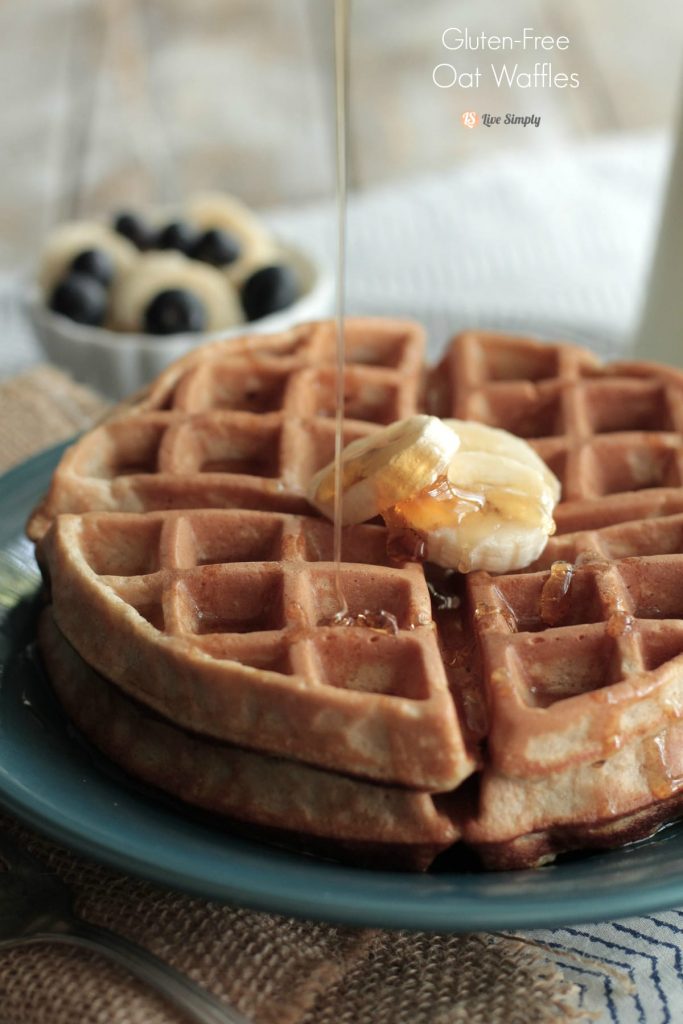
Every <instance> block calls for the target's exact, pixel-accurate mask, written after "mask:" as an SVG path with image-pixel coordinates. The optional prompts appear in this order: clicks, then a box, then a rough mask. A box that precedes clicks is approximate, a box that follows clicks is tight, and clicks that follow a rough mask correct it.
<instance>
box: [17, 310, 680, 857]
mask: <svg viewBox="0 0 683 1024" xmlns="http://www.w3.org/2000/svg"><path fill="white" fill-rule="evenodd" d="M346 348H347V352H346V358H347V362H346V367H345V370H344V374H345V378H344V392H345V424H344V440H345V442H348V441H350V440H353V439H354V438H357V437H361V436H365V435H367V434H368V433H370V432H371V431H372V430H373V429H375V428H376V427H377V426H378V425H383V424H387V423H391V422H393V421H394V420H398V419H402V418H404V417H406V416H410V415H412V414H413V413H415V412H422V411H428V412H431V413H434V414H435V415H439V416H453V417H457V418H461V419H473V420H477V421H480V422H484V423H488V424H491V425H493V426H498V427H503V428H505V429H507V430H510V431H511V432H512V433H515V434H518V435H520V436H522V437H525V438H527V439H528V440H529V441H530V443H531V444H532V445H533V446H534V448H536V450H537V451H538V453H539V454H540V455H541V457H542V458H543V459H545V461H546V462H547V463H548V465H549V466H550V468H551V469H552V470H553V471H554V472H555V473H556V474H557V476H558V477H559V478H560V480H561V482H562V488H563V492H562V501H561V504H560V505H559V506H558V509H557V512H556V520H557V525H558V531H557V535H556V536H555V537H554V538H552V539H551V540H550V542H549V544H548V547H547V549H546V551H545V552H544V554H543V555H542V557H541V558H540V559H539V560H538V562H537V563H536V564H534V565H533V566H530V567H529V569H527V570H524V571H522V572H518V573H514V574H511V575H504V576H496V577H494V576H492V575H490V574H488V573H484V572H476V573H472V574H470V575H469V576H468V577H460V576H458V575H457V574H455V573H444V572H443V571H436V570H433V569H432V568H431V567H429V566H423V565H422V564H420V563H415V562H403V563H397V562H395V561H392V559H391V558H390V556H389V555H388V554H387V545H386V540H387V538H386V531H385V529H384V528H383V527H382V526H380V525H363V526H357V527H350V528H347V529H346V530H345V531H344V537H343V563H342V565H341V567H340V577H341V588H342V591H343V593H344V596H345V598H346V601H347V603H348V607H349V612H350V613H351V616H352V617H356V618H358V617H360V621H364V622H365V623H366V625H357V626H348V625H342V624H336V625H335V624H334V615H335V612H336V611H337V610H338V601H337V591H336V579H335V565H334V563H333V560H332V549H333V539H332V525H331V524H330V523H328V522H326V521H325V520H323V519H321V518H320V517H319V516H317V514H316V513H315V512H314V510H313V509H312V508H311V506H309V504H308V503H307V501H306V490H307V485H308V482H309V480H310V478H311V476H312V475H313V474H314V473H315V472H316V471H317V470H318V469H320V468H321V467H322V466H324V465H326V464H327V463H328V462H330V460H331V459H332V457H333V453H334V412H335V379H336V378H335V373H336V370H335V362H336V335H335V330H334V326H333V325H332V324H330V323H321V324H313V325H305V326H302V327H299V328H296V329H294V330H293V331H290V332H288V333H286V334H282V335H277V336H272V337H247V338H244V339H241V340H240V341H238V342H235V341H231V342H225V343H223V342H220V343H217V344H214V345H210V346H206V347H204V348H200V349H197V350H195V351H194V352H193V353H192V354H190V355H189V356H187V357H185V358H184V359H182V360H180V361H179V362H178V363H176V364H174V365H173V366H172V367H170V368H169V369H168V370H167V371H166V372H165V373H164V374H162V375H161V376H160V377H159V378H158V379H157V381H156V382H155V383H154V384H153V385H151V387H150V388H149V389H148V390H147V391H146V392H145V393H144V394H142V395H141V396H138V397H136V398H135V399H134V400H132V401H131V402H130V403H129V404H128V405H127V406H125V407H120V408H119V409H117V410H116V411H115V413H114V414H113V415H112V416H111V417H110V418H109V419H108V420H107V421H105V422H104V423H102V424H101V425H99V426H98V427H96V428H95V429H94V430H92V431H91V432H90V433H89V434H87V435H85V436H84V437H83V438H82V439H81V440H80V441H78V442H77V443H76V444H75V445H74V446H73V447H72V448H71V449H70V450H69V451H68V452H67V453H66V454H65V455H64V457H63V458H62V461H61V462H60V464H59V466H58V468H57V470H56V472H55V475H54V478H53V482H52V486H51V488H50V491H49V493H48V495H47V496H46V498H45V500H44V501H43V502H42V504H41V505H40V506H39V508H38V509H36V511H35V512H34V514H33V516H32V518H31V520H30V523H29V534H30V536H31V537H32V538H33V539H34V540H35V541H36V542H37V551H38V558H39V561H40V563H41V566H42V568H43V571H44V575H45V579H46V582H47V589H48V593H49V600H50V603H49V605H48V606H47V608H46V610H45V612H44V614H43V617H42V621H41V626H40V643H41V649H42V652H43V656H44V659H45V663H46V666H47V669H48V672H49V675H50V677H51V679H52V682H53V684H54V686H55V689H56V691H57V693H58V695H59V697H60V699H61V701H62V703H63V704H64V706H65V708H66V710H67V712H68V714H69V715H70V716H71V717H72V718H73V720H74V721H75V723H76V724H77V726H78V727H79V729H80V730H81V731H82V732H83V733H84V734H85V736H86V737H87V738H88V739H89V740H90V741H91V742H93V743H94V744H95V745H96V746H97V747H99V748H100V749H101V750H102V751H104V753H105V754H106V755H107V756H109V757H110V758H112V759H113V760H114V761H116V762H118V763H119V764H120V765H121V766H122V767H123V768H124V769H125V770H127V771H128V772H129V773H130V774H131V775H133V776H135V777H137V778H139V779H142V780H143V781H144V782H146V783H149V784H152V785H154V786H156V787H158V788H160V789H162V790H165V791H166V792H167V793H170V794H172V795H174V796H176V797H178V798H180V799H181V800H183V801H185V802H186V803H189V804H192V805H194V806H196V807H200V808H202V809H204V810H206V811H209V812H211V813H213V814H216V815H220V816H222V817H225V818H227V819H230V821H231V823H232V824H233V827H234V826H237V827H241V828H244V829H247V830H252V831H253V830H256V833H257V834H258V835H261V836H265V837H266V838H270V839H273V840H275V841H282V842H286V843H295V844H296V845H298V846H300V847H303V848H305V849H308V850H310V851H313V852H319V853H322V854H324V855H332V856H335V857H339V858H345V859H352V860H354V861H357V862H364V863H372V864H376V865H379V866H387V867H405V868H409V869H424V868H426V867H428V866H429V865H430V864H431V863H432V861H433V860H434V858H435V857H437V855H439V854H440V853H441V852H442V851H445V850H447V849H449V848H450V847H453V846H455V844H457V843H461V842H464V843H465V844H468V845H469V846H470V847H472V848H473V849H474V850H475V851H476V852H477V854H478V856H479V858H480V860H481V862H482V863H483V864H485V865H486V866H489V867H521V866H530V865H536V864H540V863H543V862H544V861H547V860H549V859H552V858H553V857H554V856H555V855H556V854H557V853H558V852H560V851H564V850H568V849H575V848H583V847H600V846H612V845H616V844H619V843H623V842H627V841H630V840H633V839H635V838H639V837H641V836H644V835H646V834H649V833H650V832H652V831H653V830H654V829H655V828H657V827H658V826H659V825H660V824H662V823H664V822H666V821H669V820H671V819H672V818H674V817H675V816H676V815H677V814H678V813H679V802H681V803H683V725H682V724H679V716H680V714H681V706H682V701H683V487H682V486H681V485H682V481H683V452H682V444H683V374H679V373H677V372H676V371H673V370H667V369H665V368H663V367H659V366H654V365H647V364H614V365H610V366H602V365H600V364H599V363H598V361H597V360H596V359H595V358H594V357H593V356H592V355H590V354H589V353H588V352H586V351H583V350H581V349H579V348H577V347H575V346H571V345H566V344H544V343H540V342H536V341H532V340H529V339H523V338H508V337H504V336H501V335H491V334H466V335H461V336H460V337H459V338H457V339H456V340H455V341H454V342H452V344H451V345H450V347H449V349H448V351H447V353H446V355H445V356H444V358H443V360H442V361H441V363H440V364H439V365H438V366H437V367H435V368H433V369H431V370H429V369H427V368H425V366H424V337H423V334H422V331H421V330H420V328H419V327H417V326H416V325H414V324H410V323H406V322H397V321H390V320H356V321H349V322H348V324H347V331H346ZM380 611H381V612H385V613H389V615H388V616H384V617H382V616H379V615H378V613H379V612H380ZM394 620H395V623H396V628H395V629H393V628H392V629H391V630H389V629H384V628H379V626H380V625H381V624H382V623H383V622H393V621H394ZM330 623H333V624H330ZM374 627H377V628H374Z"/></svg>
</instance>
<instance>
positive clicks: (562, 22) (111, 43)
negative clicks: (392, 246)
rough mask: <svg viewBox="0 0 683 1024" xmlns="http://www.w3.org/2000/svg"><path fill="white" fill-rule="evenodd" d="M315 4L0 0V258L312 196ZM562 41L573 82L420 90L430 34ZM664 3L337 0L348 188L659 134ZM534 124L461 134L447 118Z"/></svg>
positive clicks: (319, 116)
mask: <svg viewBox="0 0 683 1024" xmlns="http://www.w3.org/2000/svg"><path fill="white" fill-rule="evenodd" d="M330 11H331V3H330V2H329V0H193V2H192V3H189V2H187V0H6V2H5V3H3V4H2V5H1V6H0V89H1V90H2V96H3V104H2V110H1V111H0V139H1V140H2V146H1V147H0V175H1V180H2V188H1V195H0V265H1V266H4V267H12V266H16V265H17V264H19V265H21V264H22V263H23V262H25V261H28V260H30V259H31V258H32V256H33V254H34V253H35V251H36V249H37V247H38V246H39V243H40V239H41V237H42V235H43V234H44V232H45V231H46V230H47V228H48V227H49V225H50V224H52V223H54V222H55V221H57V220H60V219H65V218H68V217H72V216H81V215H84V214H88V213H92V212H100V211H103V210H107V209H109V208H111V207H115V206H119V205H121V204H123V203H127V204H129V205H130V204H133V205H135V204H145V203H148V202H159V201H165V200H166V201H168V200H170V201H172V200H174V199H177V198H180V197H182V196H184V195H186V194H188V193H190V192H192V191H196V190H197V189H199V188H206V187H212V188H221V189H226V190H230V191H233V192H235V193H237V194H238V195H241V196H242V197H243V198H245V199H246V200H247V201H249V202H251V203H253V204H255V205H257V206H270V205H272V204H282V203H290V202H300V201H303V200H307V199H313V198H320V197H323V196H327V195H330V194H331V189H332V160H331V87H332V79H331V61H332V51H331V20H330ZM451 25H459V26H461V27H464V26H467V27H468V28H469V29H470V30H471V31H472V32H475V33H476V32H478V31H481V30H484V31H486V32H489V33H497V34H504V33H509V34H511V35H513V36H515V35H517V34H518V33H519V31H520V28H521V27H522V26H524V25H529V26H532V27H534V28H535V29H536V30H537V31H538V32H539V33H550V34H553V35H558V34H561V33H564V34H567V35H568V36H569V37H570V39H571V46H570V48H569V50H567V51H565V52H564V53H562V52H559V51H554V52H552V53H551V54H531V55H527V56H526V57H524V56H520V55H519V54H516V55H515V56H516V57H519V59H520V61H521V62H524V64H525V67H527V68H528V67H529V66H533V63H534V61H535V60H538V59H540V60H551V61H552V63H553V66H554V69H555V70H557V71H565V72H571V71H576V72H578V73H579V75H580V76H581V86H580V88H579V89H575V90H571V89H566V90H542V91H541V90H535V91H533V90H529V91H525V92H522V91H521V90H517V91H515V92H510V91H508V90H498V89H496V88H495V84H494V83H493V79H492V78H491V76H487V77H486V80H485V83H484V84H483V85H482V87H481V88H480V89H479V90H477V92H476V93H464V92H462V91H459V90H457V89H452V90H440V89H438V88H437V87H436V86H435V85H434V84H433V82H432V69H433V68H434V66H435V65H436V64H438V63H439V62H441V61H443V60H447V61H451V62H454V63H456V64H457V65H458V67H462V68H463V69H467V70H469V69H471V68H472V67H474V65H475V64H476V63H477V62H478V61H480V62H481V63H482V64H483V65H488V63H489V61H490V60H491V59H496V60H501V59H505V60H507V61H509V60H510V57H511V55H510V54H509V53H506V54H497V55H495V54H475V53H470V54H463V53H460V54H457V53H456V54H448V53H447V52H446V51H445V50H444V49H443V48H442V44H441V36H442V33H443V30H444V29H445V28H447V27H448V26H451ZM682 51H683V3H681V0H649V2H646V0H422V2H416V0H354V10H353V23H352V122H353V131H352V144H351V159H350V178H351V184H352V186H353V187H355V188H365V187H368V186H371V185H374V184H376V183H379V182H382V181H385V180H388V179H397V178H404V177H410V176H412V175H415V174H420V173H424V172H430V171H435V170H441V169H444V168H447V167H451V166H453V164H455V163H457V162H458V161H464V160H472V159H473V158H476V157H483V156H487V155H490V156H494V155H496V156H498V155H501V154H505V153H506V152H508V151H510V150H513V149H520V148H536V149H538V150H547V149H557V148H558V147H561V146H562V145H564V144H567V143H571V142H573V141H577V142H579V141H581V140H585V139H587V138H589V137H591V136H595V135H599V134H615V133H619V132H634V131H639V130H643V129H646V130H647V129H652V130H657V129H663V128H668V127H670V125H671V124H672V121H673V116H674V109H675V104H676V97H677V92H678V89H677V85H678V78H679V69H680V61H681V53H682ZM468 108H473V109H477V110H480V111H483V110H488V111H491V112H495V113H504V112H506V111H507V110H510V111H513V112H518V113H528V112H530V113H536V114H541V115H542V118H543V122H542V128H540V129H533V128H527V129H520V128H507V129H494V130H489V131H487V130H485V129H481V128H479V129H475V130H473V131H469V130H467V129H465V128H463V127H462V126H461V125H460V122H459V117H460V114H461V112H462V110H464V109H468Z"/></svg>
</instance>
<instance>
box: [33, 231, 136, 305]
mask: <svg viewBox="0 0 683 1024" xmlns="http://www.w3.org/2000/svg"><path fill="white" fill-rule="evenodd" d="M86 249H100V250H102V251H103V252H106V253H107V254H108V255H109V256H111V258H112V261H113V263H114V279H115V280H116V278H117V277H120V276H121V275H122V274H125V273H126V272H127V271H128V270H130V269H131V268H132V267H133V266H134V265H135V263H136V261H137V258H138V256H139V253H138V250H137V249H136V248H135V246H134V245H133V244H132V242H129V241H128V240H127V239H126V238H124V237H123V236H122V235H119V234H118V232H116V231H114V230H113V229H112V228H110V227H108V226H107V225H106V224H100V223H99V222H98V221H94V220H93V221H89V220H84V221H74V222H72V223H69V224H60V226H59V227H57V228H55V229H54V231H52V232H51V233H50V235H49V236H48V239H47V241H46V243H45V246H44V248H43V254H42V257H41V263H40V268H39V271H38V281H39V283H40V286H41V288H42V290H43V293H44V294H45V296H46V298H47V297H49V295H50V294H51V293H52V290H53V288H54V286H55V285H56V284H57V282H58V281H59V280H60V278H62V277H64V274H65V273H66V271H67V270H68V268H69V266H70V265H71V263H72V262H73V261H74V259H75V258H76V256H78V254H79V253H81V252H84V251H85V250H86Z"/></svg>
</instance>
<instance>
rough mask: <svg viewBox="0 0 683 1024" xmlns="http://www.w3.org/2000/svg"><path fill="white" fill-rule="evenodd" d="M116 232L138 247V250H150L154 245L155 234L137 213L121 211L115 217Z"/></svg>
mask: <svg viewBox="0 0 683 1024" xmlns="http://www.w3.org/2000/svg"><path fill="white" fill-rule="evenodd" d="M114 230H115V231H118V233H119V234H120V235H123V237H124V238H127V239H128V241H129V242H132V243H133V245H136V246H137V247H138V249H150V248H151V247H152V245H153V243H154V232H153V231H152V229H151V228H150V226H149V225H148V224H147V223H146V222H145V221H144V220H143V219H142V217H140V216H139V215H138V214H137V213H129V212H128V210H121V212H120V213H117V214H116V216H115V217H114Z"/></svg>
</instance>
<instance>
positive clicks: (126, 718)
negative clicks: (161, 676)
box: [39, 610, 459, 870]
mask: <svg viewBox="0 0 683 1024" xmlns="http://www.w3.org/2000/svg"><path fill="white" fill-rule="evenodd" d="M39 634H40V644H41V651H42V653H43V657H44V660H45V664H46V667H47V669H48V671H49V673H50V678H51V679H52V682H53V685H54V687H55V690H56V692H57V694H58V696H59V699H60V700H61V702H62V704H63V705H64V708H65V709H66V711H67V713H68V715H69V716H70V718H71V719H72V720H73V721H74V722H75V723H76V725H77V726H78V728H79V729H80V730H81V731H82V732H83V733H84V734H85V735H86V736H88V738H89V739H90V740H91V741H92V742H93V743H95V744H96V746H97V747H99V749H100V750H102V751H103V753H105V754H106V755H107V756H108V757H110V758H111V759H112V760H113V761H115V762H117V763H118V764H119V765H121V766H122V767H123V768H125V769H126V770H127V771H128V772H130V774H132V775H134V776H135V777H136V778H138V779H142V780H143V781H144V782H147V783H149V784H151V785H154V786H158V787H159V788H160V789H162V790H164V791H165V792H167V793H170V794H172V795H173V796H176V797H178V798H179V799H181V800H184V801H186V802H187V803H189V804H193V805H194V806H196V807H200V808H202V809H204V810H207V811H211V812H212V813H214V814H218V815H221V816H226V817H229V818H230V819H231V821H233V822H235V821H236V822H239V823H242V824H247V825H256V826H258V828H259V833H260V834H262V835H263V836H264V837H267V838H268V839H270V840H274V841H278V842H285V843H287V844H292V843H295V844H296V845H298V846H303V847H304V848H305V849H310V850H313V851H315V852H317V853H322V854H325V853H328V852H331V853H333V854H334V855H335V856H336V857H337V858H338V857H339V856H340V854H341V855H343V854H346V855H347V856H349V857H350V858H352V859H353V860H355V861H359V860H360V861H361V862H362V863H368V864H376V863H379V864H381V865H382V866H384V867H387V866H392V867H401V868H406V869H409V870H420V869H423V868H426V867H428V866H429V864H430V863H431V862H432V860H433V859H434V857H435V856H436V855H437V854H438V853H439V852H441V851H442V850H445V849H447V848H448V847H449V846H451V845H452V843H453V842H454V841H455V840H457V838H458V836H459V829H458V826H457V823H456V822H457V816H458V815H457V802H456V800H454V798H453V797H452V796H448V795H447V796H442V797H435V798H432V797H431V796H430V795H429V794H428V793H419V792H415V791H413V790H409V789H404V788H400V787H388V786H378V785H374V784H372V783H368V782H361V781H359V780H357V779H349V778H345V777H344V776H343V775H338V774H335V773H334V772H323V771H320V770H318V769H316V768H310V767H309V766H307V765H303V764H297V763H295V762H294V761H288V760H283V759H280V758H271V757H266V756H263V755H261V754H254V753H251V752H249V751H245V750H240V749H239V748H238V747H233V746H229V745H228V744H225V743H216V742H213V741H210V740H206V739H202V738H200V737H198V736H193V735H192V734H190V733H187V732H184V731H183V730H182V729H179V728H177V727H176V726H173V725H171V724H170V723H168V722H165V721H163V720H162V719H160V718H158V717H156V716H154V715H152V714H150V713H149V712H148V711H146V710H145V709H144V708H143V707H142V706H141V705H139V704H136V703H135V702H133V701H131V700H128V699H127V698H126V697H124V696H123V694H122V693H121V692H120V691H119V689H118V688H117V687H114V686H111V685H110V684H109V683H107V681H106V680H105V679H103V678H102V676H99V675H97V673H95V672H94V671H93V670H92V669H91V668H90V667H89V666H88V665H86V663H85V662H84V661H83V660H82V658H80V657H79V656H78V654H76V652H75V650H74V649H73V647H71V646H70V645H69V644H68V643H67V642H66V640H64V638H63V637H62V635H61V633H60V632H59V630H58V629H57V628H56V626H55V624H54V620H53V618H52V615H51V613H50V611H49V610H46V611H45V612H44V613H43V616H42V618H41V623H40V630H39Z"/></svg>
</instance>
